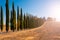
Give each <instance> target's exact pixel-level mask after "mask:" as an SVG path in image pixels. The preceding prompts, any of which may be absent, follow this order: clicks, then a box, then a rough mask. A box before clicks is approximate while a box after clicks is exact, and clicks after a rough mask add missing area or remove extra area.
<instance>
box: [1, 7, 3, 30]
mask: <svg viewBox="0 0 60 40" xmlns="http://www.w3.org/2000/svg"><path fill="white" fill-rule="evenodd" d="M1 31H3V9H2V6H1Z"/></svg>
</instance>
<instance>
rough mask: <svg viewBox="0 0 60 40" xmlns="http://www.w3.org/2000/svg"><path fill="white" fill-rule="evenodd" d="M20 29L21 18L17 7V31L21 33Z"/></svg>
mask: <svg viewBox="0 0 60 40" xmlns="http://www.w3.org/2000/svg"><path fill="white" fill-rule="evenodd" d="M19 27H20V17H19V7H18V6H17V30H18V31H19Z"/></svg>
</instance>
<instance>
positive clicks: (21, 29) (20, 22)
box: [20, 8, 22, 30]
mask: <svg viewBox="0 0 60 40" xmlns="http://www.w3.org/2000/svg"><path fill="white" fill-rule="evenodd" d="M20 29H21V30H22V8H21V14H20Z"/></svg>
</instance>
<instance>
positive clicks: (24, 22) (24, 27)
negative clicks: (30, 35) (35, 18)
mask: <svg viewBox="0 0 60 40" xmlns="http://www.w3.org/2000/svg"><path fill="white" fill-rule="evenodd" d="M25 28H26V19H25V14H24V29H25Z"/></svg>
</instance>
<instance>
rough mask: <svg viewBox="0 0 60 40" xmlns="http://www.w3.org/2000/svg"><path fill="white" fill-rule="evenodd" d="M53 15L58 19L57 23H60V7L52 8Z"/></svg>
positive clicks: (54, 6)
mask: <svg viewBox="0 0 60 40" xmlns="http://www.w3.org/2000/svg"><path fill="white" fill-rule="evenodd" d="M51 13H52V14H51V15H52V17H53V18H56V21H60V5H53V6H52V7H51Z"/></svg>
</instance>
